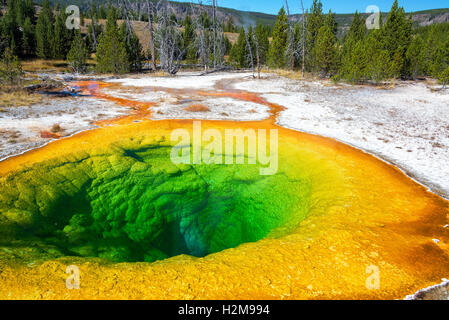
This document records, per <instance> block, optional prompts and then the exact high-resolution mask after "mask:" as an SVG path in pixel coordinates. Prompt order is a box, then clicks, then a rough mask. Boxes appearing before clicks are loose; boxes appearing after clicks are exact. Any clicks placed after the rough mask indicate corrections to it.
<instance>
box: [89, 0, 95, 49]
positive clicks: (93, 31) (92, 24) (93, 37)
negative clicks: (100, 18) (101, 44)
mask: <svg viewBox="0 0 449 320" xmlns="http://www.w3.org/2000/svg"><path fill="white" fill-rule="evenodd" d="M92 1H93V0H91V1H90V7H91V8H92V7H93V3H92ZM91 11H92V10H91ZM91 14H92V22H91V26H92V40H93V43H92V49H93V51H97V35H96V34H95V32H96V26H97V20H96V18H97V17H96V16H95V15H94V12H93V11H92V12H91Z"/></svg>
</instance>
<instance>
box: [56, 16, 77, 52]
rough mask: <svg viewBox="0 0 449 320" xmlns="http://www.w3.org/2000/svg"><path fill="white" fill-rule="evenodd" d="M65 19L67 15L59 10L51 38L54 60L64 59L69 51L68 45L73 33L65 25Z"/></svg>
mask: <svg viewBox="0 0 449 320" xmlns="http://www.w3.org/2000/svg"><path fill="white" fill-rule="evenodd" d="M66 19H67V14H66V13H65V10H60V12H59V14H58V16H57V17H56V22H55V25H54V34H53V38H52V49H53V58H56V59H65V58H66V56H67V53H68V52H69V50H70V44H71V43H72V40H73V32H72V31H71V30H69V29H68V28H67V27H66V25H65V21H66Z"/></svg>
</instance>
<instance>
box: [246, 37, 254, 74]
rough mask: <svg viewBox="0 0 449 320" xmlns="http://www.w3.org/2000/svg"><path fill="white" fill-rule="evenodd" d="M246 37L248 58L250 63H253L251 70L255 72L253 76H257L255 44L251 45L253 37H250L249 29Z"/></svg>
mask: <svg viewBox="0 0 449 320" xmlns="http://www.w3.org/2000/svg"><path fill="white" fill-rule="evenodd" d="M245 39H246V50H247V51H248V54H247V56H246V59H247V61H248V62H249V64H250V65H251V70H252V72H253V78H255V75H254V54H253V46H252V45H251V41H252V39H250V35H249V31H248V32H245Z"/></svg>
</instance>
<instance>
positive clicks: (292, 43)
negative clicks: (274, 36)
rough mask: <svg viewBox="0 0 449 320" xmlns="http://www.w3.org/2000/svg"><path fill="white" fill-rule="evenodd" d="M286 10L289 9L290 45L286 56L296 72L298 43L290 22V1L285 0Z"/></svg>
mask: <svg viewBox="0 0 449 320" xmlns="http://www.w3.org/2000/svg"><path fill="white" fill-rule="evenodd" d="M285 8H286V9H287V25H288V44H287V50H286V51H285V55H286V57H287V61H289V62H288V64H289V65H290V67H291V68H292V70H295V54H296V41H295V35H294V32H293V26H292V24H291V22H290V9H289V7H288V1H287V0H285Z"/></svg>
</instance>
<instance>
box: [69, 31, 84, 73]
mask: <svg viewBox="0 0 449 320" xmlns="http://www.w3.org/2000/svg"><path fill="white" fill-rule="evenodd" d="M87 58H88V51H87V48H86V43H85V42H84V40H83V38H82V37H81V32H80V31H79V30H77V31H76V32H75V38H74V39H73V41H72V46H71V48H70V51H69V53H68V54H67V62H68V65H69V67H70V68H71V69H72V71H73V72H77V73H80V72H84V71H85V68H86V60H87Z"/></svg>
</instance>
